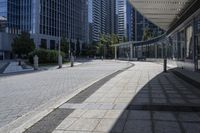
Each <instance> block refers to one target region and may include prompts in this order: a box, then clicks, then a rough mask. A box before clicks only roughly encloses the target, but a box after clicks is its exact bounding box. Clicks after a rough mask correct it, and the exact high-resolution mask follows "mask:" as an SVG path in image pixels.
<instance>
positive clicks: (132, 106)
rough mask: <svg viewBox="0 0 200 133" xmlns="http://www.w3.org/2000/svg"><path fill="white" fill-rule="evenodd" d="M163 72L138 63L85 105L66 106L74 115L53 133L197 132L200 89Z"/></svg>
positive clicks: (110, 82) (199, 120) (86, 101)
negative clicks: (72, 110)
mask: <svg viewBox="0 0 200 133" xmlns="http://www.w3.org/2000/svg"><path fill="white" fill-rule="evenodd" d="M161 72H162V66H161V65H158V64H153V63H145V62H142V63H136V66H135V67H133V68H131V69H129V70H127V71H125V72H123V73H121V74H119V75H118V76H116V77H115V78H113V79H112V80H110V81H109V82H107V83H106V84H105V85H103V86H102V87H101V88H100V89H99V90H97V91H96V92H95V93H94V94H93V95H91V96H90V97H88V98H87V99H86V100H85V101H84V102H82V103H66V104H64V105H62V106H61V107H60V108H61V109H75V111H74V112H73V113H71V114H70V115H69V116H68V117H67V118H66V119H65V120H64V121H63V122H62V123H61V124H60V125H59V126H58V127H57V128H56V129H55V130H54V132H53V133H89V132H96V133H106V132H114V133H199V132H200V112H198V110H195V109H199V106H200V90H198V89H197V88H195V87H193V86H191V85H190V84H188V83H186V82H184V81H183V80H181V79H179V78H177V77H176V76H175V75H173V74H172V73H161ZM173 107H175V108H177V110H174V109H173Z"/></svg>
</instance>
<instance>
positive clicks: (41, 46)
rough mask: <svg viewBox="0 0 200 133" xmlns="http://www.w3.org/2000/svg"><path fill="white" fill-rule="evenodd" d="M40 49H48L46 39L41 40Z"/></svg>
mask: <svg viewBox="0 0 200 133" xmlns="http://www.w3.org/2000/svg"><path fill="white" fill-rule="evenodd" d="M40 48H44V49H47V40H46V39H41V44H40Z"/></svg>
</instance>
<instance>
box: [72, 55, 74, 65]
mask: <svg viewBox="0 0 200 133" xmlns="http://www.w3.org/2000/svg"><path fill="white" fill-rule="evenodd" d="M71 67H74V56H73V55H72V56H71Z"/></svg>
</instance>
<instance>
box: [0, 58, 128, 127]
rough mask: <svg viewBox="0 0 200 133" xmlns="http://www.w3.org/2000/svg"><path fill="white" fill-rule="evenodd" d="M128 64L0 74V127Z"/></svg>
mask: <svg viewBox="0 0 200 133" xmlns="http://www.w3.org/2000/svg"><path fill="white" fill-rule="evenodd" d="M128 65H130V64H127V63H119V62H115V61H92V62H88V63H84V64H83V65H80V66H76V67H74V68H63V69H60V70H50V71H43V72H39V73H30V74H24V75H15V76H8V77H0V92H1V93H0V127H2V126H4V125H6V124H8V123H10V122H11V121H13V120H15V119H17V118H19V117H21V116H22V115H24V114H25V113H27V112H29V111H32V110H33V109H35V108H37V107H38V106H40V105H43V104H45V103H47V102H48V101H49V100H51V99H53V98H56V97H60V96H61V95H64V94H65V95H68V94H70V93H72V92H74V91H75V90H77V89H78V88H80V87H83V86H85V85H86V84H88V83H90V82H92V81H95V80H97V79H99V78H101V77H103V76H106V75H109V74H111V73H113V72H115V71H117V70H119V69H122V68H125V67H127V66H128Z"/></svg>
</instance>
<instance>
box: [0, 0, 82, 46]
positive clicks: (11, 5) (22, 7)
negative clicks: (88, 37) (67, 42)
mask: <svg viewBox="0 0 200 133" xmlns="http://www.w3.org/2000/svg"><path fill="white" fill-rule="evenodd" d="M85 3H86V0H51V1H49V0H0V17H1V18H4V20H6V21H7V22H6V27H5V30H4V31H5V32H6V33H11V34H13V35H15V34H20V33H21V32H22V31H26V32H29V33H30V34H31V38H32V39H33V40H34V42H35V44H36V47H40V45H41V44H44V45H46V47H47V48H50V49H55V48H56V47H57V45H58V42H59V37H60V36H63V37H66V38H68V39H71V41H73V42H76V40H79V41H80V42H83V41H84V38H85V35H84V28H83V27H84V26H85V23H86V21H84V17H83V14H84V10H85V9H84V6H85ZM8 45H9V44H8Z"/></svg>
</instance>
